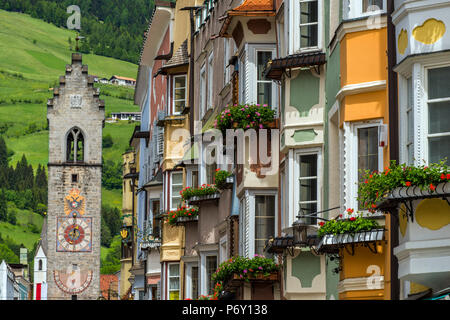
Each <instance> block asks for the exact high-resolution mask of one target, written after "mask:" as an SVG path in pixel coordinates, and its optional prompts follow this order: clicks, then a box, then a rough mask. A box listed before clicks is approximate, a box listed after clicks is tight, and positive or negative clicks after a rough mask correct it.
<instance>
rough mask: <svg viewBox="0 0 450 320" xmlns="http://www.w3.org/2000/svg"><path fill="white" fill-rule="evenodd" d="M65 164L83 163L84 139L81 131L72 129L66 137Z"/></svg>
mask: <svg viewBox="0 0 450 320" xmlns="http://www.w3.org/2000/svg"><path fill="white" fill-rule="evenodd" d="M66 157H67V162H83V161H84V137H83V134H82V133H81V130H80V129H78V128H73V129H71V130H70V131H69V134H68V135H67V151H66Z"/></svg>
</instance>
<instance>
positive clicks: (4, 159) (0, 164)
mask: <svg viewBox="0 0 450 320" xmlns="http://www.w3.org/2000/svg"><path fill="white" fill-rule="evenodd" d="M7 167H8V149H7V147H6V143H5V140H4V139H3V136H0V170H1V169H3V168H7Z"/></svg>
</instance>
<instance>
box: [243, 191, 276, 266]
mask: <svg viewBox="0 0 450 320" xmlns="http://www.w3.org/2000/svg"><path fill="white" fill-rule="evenodd" d="M247 196H248V205H249V208H248V210H245V211H247V212H248V214H249V216H248V219H244V217H242V218H241V219H243V221H248V223H249V228H248V230H249V232H248V238H247V241H248V244H246V245H247V247H248V258H253V256H254V255H255V234H256V228H255V217H256V206H255V205H256V203H255V198H256V196H274V197H275V212H274V216H275V219H274V224H275V225H274V231H275V234H274V235H273V236H274V237H275V236H277V233H278V223H279V222H278V191H277V190H249V191H248V193H247ZM242 200H243V201H244V202H245V200H244V199H243V198H242V199H241V200H240V201H242ZM245 211H244V212H242V213H243V214H246V212H245ZM243 227H245V226H244V225H242V227H241V223H239V229H242V228H243Z"/></svg>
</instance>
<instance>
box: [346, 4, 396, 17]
mask: <svg viewBox="0 0 450 320" xmlns="http://www.w3.org/2000/svg"><path fill="white" fill-rule="evenodd" d="M386 6H387V4H386V0H343V8H344V9H343V18H344V20H346V19H355V18H360V17H365V16H369V15H374V14H382V13H384V12H386Z"/></svg>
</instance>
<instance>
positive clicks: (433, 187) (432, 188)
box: [430, 183, 436, 191]
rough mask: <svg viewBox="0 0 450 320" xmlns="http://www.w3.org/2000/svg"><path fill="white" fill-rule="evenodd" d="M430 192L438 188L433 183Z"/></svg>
mask: <svg viewBox="0 0 450 320" xmlns="http://www.w3.org/2000/svg"><path fill="white" fill-rule="evenodd" d="M430 190H431V191H434V190H436V187H435V186H434V185H433V184H432V183H430Z"/></svg>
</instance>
